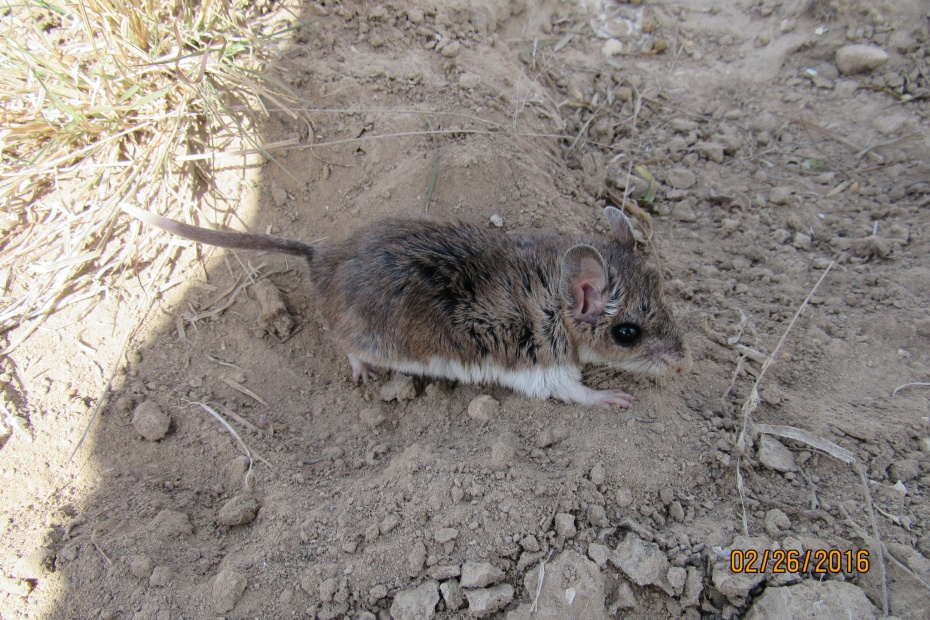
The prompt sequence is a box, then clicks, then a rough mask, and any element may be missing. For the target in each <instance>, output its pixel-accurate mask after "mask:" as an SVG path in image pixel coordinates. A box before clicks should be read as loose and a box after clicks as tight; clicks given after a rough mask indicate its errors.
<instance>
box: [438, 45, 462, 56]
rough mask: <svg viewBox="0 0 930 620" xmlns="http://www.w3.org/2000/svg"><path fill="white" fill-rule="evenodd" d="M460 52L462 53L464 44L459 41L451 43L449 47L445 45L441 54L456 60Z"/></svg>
mask: <svg viewBox="0 0 930 620" xmlns="http://www.w3.org/2000/svg"><path fill="white" fill-rule="evenodd" d="M460 51H462V44H461V43H459V42H458V41H451V42H450V43H448V44H447V45H444V46H443V48H442V49H441V50H440V51H439V53H440V54H442V55H443V56H445V57H446V58H455V57H456V56H458V55H459V52H460Z"/></svg>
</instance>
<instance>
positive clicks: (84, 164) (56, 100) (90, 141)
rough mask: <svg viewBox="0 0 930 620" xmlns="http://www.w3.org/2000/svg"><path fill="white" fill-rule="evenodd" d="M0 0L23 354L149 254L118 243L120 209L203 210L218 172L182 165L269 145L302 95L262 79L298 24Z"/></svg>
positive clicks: (155, 7) (1, 173)
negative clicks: (30, 339) (44, 328)
mask: <svg viewBox="0 0 930 620" xmlns="http://www.w3.org/2000/svg"><path fill="white" fill-rule="evenodd" d="M0 2H2V4H0V232H2V237H0V250H2V255H0V332H4V331H6V330H9V329H11V328H13V327H16V326H18V325H20V324H22V323H23V322H24V321H29V322H30V324H29V325H28V327H26V328H24V329H22V330H20V332H19V333H18V334H17V338H16V342H14V343H13V344H12V345H11V346H10V347H8V348H7V351H9V350H10V349H11V348H12V346H15V345H16V344H18V343H19V342H21V341H22V340H23V339H24V338H25V337H27V336H28V335H29V333H31V332H32V331H33V330H34V329H35V327H37V326H38V324H39V323H41V321H42V320H43V319H44V318H45V317H47V316H48V314H49V313H51V312H53V311H54V310H56V309H58V308H60V307H63V306H65V305H68V304H71V303H74V302H77V301H80V300H83V299H87V298H92V297H95V296H99V295H102V294H103V293H104V292H105V291H106V289H107V288H108V286H110V285H112V284H113V283H114V282H115V278H117V277H119V276H120V275H122V274H123V273H124V272H126V268H127V267H128V266H129V265H131V264H133V263H134V262H135V260H136V259H137V258H139V256H140V255H142V256H146V257H147V258H151V247H150V246H152V245H153V243H152V240H151V239H150V238H148V237H146V238H142V239H132V240H129V241H128V242H116V241H115V240H114V239H113V237H114V222H115V221H116V215H117V213H118V212H119V210H118V204H119V203H120V202H121V201H124V200H130V201H132V202H135V203H137V204H142V205H148V204H151V203H153V202H157V204H158V206H159V207H160V208H164V207H166V206H171V205H172V204H184V205H192V204H194V203H195V201H199V199H200V198H202V197H203V196H204V194H205V193H208V190H209V189H210V182H211V179H212V177H213V175H212V171H211V170H210V160H209V158H207V159H203V160H198V161H189V160H188V161H184V162H183V163H178V162H179V160H178V159H176V158H177V157H178V156H183V155H190V154H195V153H201V152H212V151H215V150H221V149H223V148H225V147H228V146H229V145H233V144H243V142H244V143H245V144H246V145H249V146H255V147H257V146H258V143H257V140H256V138H255V136H256V135H257V129H258V126H257V123H258V122H259V121H260V120H261V118H262V117H263V115H264V114H265V113H266V111H267V110H266V107H265V106H266V104H269V105H273V106H274V107H275V108H278V109H283V110H287V109H289V108H290V107H292V105H293V103H294V98H293V97H292V96H291V95H290V94H289V91H288V90H287V88H286V87H284V86H283V85H282V84H281V83H280V82H278V81H276V80H275V79H273V78H272V77H270V76H269V75H267V74H265V73H263V71H265V67H266V66H267V64H268V61H269V60H270V59H271V55H272V54H273V53H275V46H274V41H275V40H277V39H280V38H281V37H280V35H282V34H284V32H286V31H287V30H289V28H287V29H281V30H279V31H276V32H273V33H271V34H264V32H265V31H267V30H270V26H268V25H266V24H263V23H262V22H263V18H261V17H254V18H252V19H247V18H246V16H245V15H243V13H242V11H237V10H236V9H235V8H234V7H233V6H232V5H231V4H232V3H231V2H230V1H228V0H202V1H201V2H185V1H184V0H164V1H163V0H83V1H81V2H70V1H63V0H62V1H58V0H53V1H49V2H46V1H43V0H25V1H23V2H14V1H13V0H0ZM244 6H246V7H248V6H250V5H249V4H248V3H245V4H244ZM11 290H12V291H14V294H12V295H11V294H10V293H8V291H11ZM30 320H31V321H30Z"/></svg>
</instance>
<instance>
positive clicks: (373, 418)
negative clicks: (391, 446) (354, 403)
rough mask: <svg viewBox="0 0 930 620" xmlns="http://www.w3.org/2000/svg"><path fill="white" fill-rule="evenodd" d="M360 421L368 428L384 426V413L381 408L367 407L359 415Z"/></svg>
mask: <svg viewBox="0 0 930 620" xmlns="http://www.w3.org/2000/svg"><path fill="white" fill-rule="evenodd" d="M358 417H359V419H361V421H362V423H363V424H364V425H365V426H367V427H368V428H377V427H379V426H381V425H382V424H384V413H383V412H382V411H381V408H380V407H367V408H365V409H362V410H361V411H360V412H359V414H358Z"/></svg>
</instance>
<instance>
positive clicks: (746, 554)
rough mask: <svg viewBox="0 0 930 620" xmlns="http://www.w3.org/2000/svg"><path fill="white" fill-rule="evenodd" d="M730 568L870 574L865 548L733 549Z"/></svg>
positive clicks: (761, 570)
mask: <svg viewBox="0 0 930 620" xmlns="http://www.w3.org/2000/svg"><path fill="white" fill-rule="evenodd" d="M730 570H731V571H733V572H734V573H747V574H751V573H765V572H772V573H775V574H778V573H807V572H811V573H815V574H826V573H867V572H868V571H869V552H868V551H866V550H865V549H858V550H845V551H844V550H840V549H807V550H806V551H799V550H797V549H763V550H762V551H759V550H757V549H733V550H732V551H731V552H730Z"/></svg>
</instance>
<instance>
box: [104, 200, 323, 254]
mask: <svg viewBox="0 0 930 620" xmlns="http://www.w3.org/2000/svg"><path fill="white" fill-rule="evenodd" d="M120 208H121V209H122V210H123V211H125V212H126V213H128V214H129V215H131V216H133V217H134V218H136V219H138V220H141V221H142V222H145V223H146V224H148V225H149V226H154V227H155V228H161V229H162V230H164V231H166V232H169V233H171V234H172V235H177V236H178V237H183V238H184V239H190V240H191V241H196V242H198V243H206V244H207V245H216V246H219V247H223V248H233V249H240V250H264V251H268V252H282V253H284V254H296V255H297V256H303V257H304V258H306V259H307V261H308V262H309V261H312V260H313V255H314V253H315V250H314V247H313V246H312V245H310V244H309V243H303V242H301V241H293V240H291V239H285V238H283V237H276V236H275V235H264V234H255V233H239V232H224V231H221V230H211V229H209V228H200V227H198V226H191V225H190V224H184V223H182V222H177V221H175V220H172V219H169V218H167V217H162V216H161V215H157V214H155V213H152V212H151V211H146V210H145V209H140V208H139V207H135V206H133V205H129V204H126V203H121V204H120Z"/></svg>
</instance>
